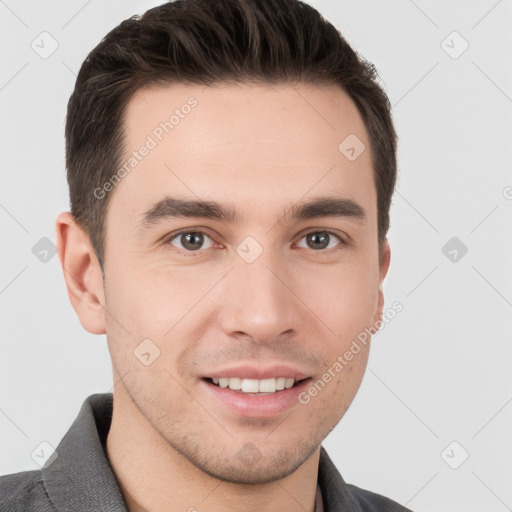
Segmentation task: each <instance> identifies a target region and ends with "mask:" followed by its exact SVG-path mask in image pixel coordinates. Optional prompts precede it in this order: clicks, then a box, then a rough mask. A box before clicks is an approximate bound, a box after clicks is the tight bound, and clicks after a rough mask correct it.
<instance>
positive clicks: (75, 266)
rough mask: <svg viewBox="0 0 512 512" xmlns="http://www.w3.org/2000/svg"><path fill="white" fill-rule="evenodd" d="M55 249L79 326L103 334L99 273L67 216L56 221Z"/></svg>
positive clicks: (83, 234)
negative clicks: (56, 249)
mask: <svg viewBox="0 0 512 512" xmlns="http://www.w3.org/2000/svg"><path fill="white" fill-rule="evenodd" d="M56 230H57V248H58V253H59V259H60V263H61V266H62V270H63V273H64V280H65V281H66V287H67V289H68V295H69V300H70V301H71V304H72V306H73V309H74V310H75V311H76V314H77V315H78V318H79V320H80V323H81V324H82V326H83V327H84V329H85V330H87V331H89V332H90V333H92V334H105V333H106V330H105V309H104V307H103V304H104V303H105V293H104V289H103V275H102V271H101V268H100V265H99V262H98V259H97V258H96V254H95V253H94V249H93V248H92V244H91V241H90V238H89V236H88V235H87V233H86V232H85V231H84V230H83V229H82V228H81V227H80V226H79V225H78V224H77V223H76V222H75V219H74V217H73V215H72V214H71V213H70V212H63V213H61V214H60V215H59V216H58V217H57V222H56Z"/></svg>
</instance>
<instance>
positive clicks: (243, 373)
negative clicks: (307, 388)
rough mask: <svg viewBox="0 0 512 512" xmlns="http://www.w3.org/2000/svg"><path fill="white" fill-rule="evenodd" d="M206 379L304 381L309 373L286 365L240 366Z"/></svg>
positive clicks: (214, 373)
mask: <svg viewBox="0 0 512 512" xmlns="http://www.w3.org/2000/svg"><path fill="white" fill-rule="evenodd" d="M204 377H205V378H212V379H221V378H230V377H233V378H239V379H257V380H263V379H271V378H277V377H286V378H287V379H295V380H303V379H306V378H307V377H309V375H308V374H307V373H304V372H303V371H301V370H299V369H297V368H293V367H292V366H289V365H285V364H274V365H271V366H265V367H262V366H254V365H253V364H252V365H249V364H247V365H239V366H229V367H226V368H223V369H221V370H215V371H212V372H211V373H208V375H205V376H204Z"/></svg>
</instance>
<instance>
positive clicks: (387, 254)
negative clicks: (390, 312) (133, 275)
mask: <svg viewBox="0 0 512 512" xmlns="http://www.w3.org/2000/svg"><path fill="white" fill-rule="evenodd" d="M381 253H382V255H381V257H380V261H379V290H378V294H379V299H378V305H377V311H376V314H375V323H376V322H377V321H378V320H381V319H382V311H383V309H384V291H383V283H384V278H385V277H386V274H387V273H388V269H389V262H390V261H391V248H390V247H389V242H388V239H387V238H386V239H385V241H384V243H383V246H382V251H381Z"/></svg>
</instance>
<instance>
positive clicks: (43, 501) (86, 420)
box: [0, 393, 411, 512]
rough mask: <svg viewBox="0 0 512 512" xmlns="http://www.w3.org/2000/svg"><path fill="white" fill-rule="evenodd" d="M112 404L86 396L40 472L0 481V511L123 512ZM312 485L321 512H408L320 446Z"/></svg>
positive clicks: (107, 395) (99, 396) (101, 396)
mask: <svg viewBox="0 0 512 512" xmlns="http://www.w3.org/2000/svg"><path fill="white" fill-rule="evenodd" d="M112 400H113V397H112V393H101V394H95V395H91V396H89V397H88V398H87V399H86V400H85V401H84V403H83V405H82V408H81V410H80V413H79V414H78V417H77V418H76V419H75V421H74V422H73V424H72V425H71V428H70V429H69V430H68V432H67V433H66V435H65V436H64V437H63V438H62V441H61V442H60V443H59V445H58V446H57V449H56V451H55V454H54V455H52V457H50V458H49V459H48V460H47V461H46V464H45V465H44V467H43V468H42V469H41V470H34V471H23V472H20V473H14V474H11V475H5V476H2V477H0V512H22V511H23V512H36V511H37V512H82V511H83V512H85V511H87V512H128V508H127V507H126V504H125V502H124V499H123V495H122V493H121V490H120V488H119V485H118V483H117V480H116V477H115V475H114V472H113V470H112V467H111V465H110V463H109V460H108V458H107V455H106V451H105V442H106V439H107V434H108V431H109V428H110V422H111V420H112ZM318 486H319V487H320V490H321V496H322V502H323V503H322V505H323V509H324V512H399V511H400V512H411V511H410V510H409V509H407V508H405V507H402V506H400V505H398V504H397V503H395V502H393V501H391V500H390V499H388V498H385V497H384V496H381V495H379V494H375V493H372V492H369V491H366V490H363V489H360V488H358V487H355V486H353V485H347V484H346V483H345V482H344V480H343V478H342V477H341V475H340V474H339V472H338V470H337V469H336V467H335V466H334V464H333V463H332V461H331V459H330V458H329V456H328V455H327V452H326V451H325V449H324V448H323V447H322V448H321V453H320V464H319V468H318Z"/></svg>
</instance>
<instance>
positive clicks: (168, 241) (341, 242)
mask: <svg viewBox="0 0 512 512" xmlns="http://www.w3.org/2000/svg"><path fill="white" fill-rule="evenodd" d="M187 233H199V234H202V235H205V236H207V237H208V238H210V239H211V240H212V242H213V238H212V237H211V236H210V235H208V233H206V232H205V231H201V230H200V229H197V230H195V229H184V230H182V231H178V232H177V233H173V234H172V235H171V236H169V237H167V238H166V240H165V242H164V243H165V244H166V245H172V244H171V242H172V241H173V240H175V239H176V238H178V237H180V236H181V235H183V234H187ZM314 233H326V234H328V235H329V236H333V237H335V238H337V239H338V240H339V243H338V246H337V247H331V248H328V249H318V250H315V249H309V250H310V251H311V252H314V253H328V252H331V251H333V250H339V249H341V248H342V247H344V246H346V245H348V243H347V242H346V241H345V240H343V239H342V238H341V236H340V235H338V234H336V233H334V232H333V231H329V230H325V229H321V230H319V229H316V230H312V231H308V232H307V233H304V234H303V235H302V236H301V237H300V239H299V241H300V240H302V239H303V238H305V237H307V236H308V235H311V234H314ZM214 244H215V242H213V244H212V245H214ZM211 248H212V247H208V248H206V249H197V250H196V251H190V250H186V249H180V248H179V247H176V246H173V249H175V250H176V251H177V252H179V253H181V254H184V255H187V256H197V255H199V254H200V253H202V252H204V251H206V250H208V249H211Z"/></svg>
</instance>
